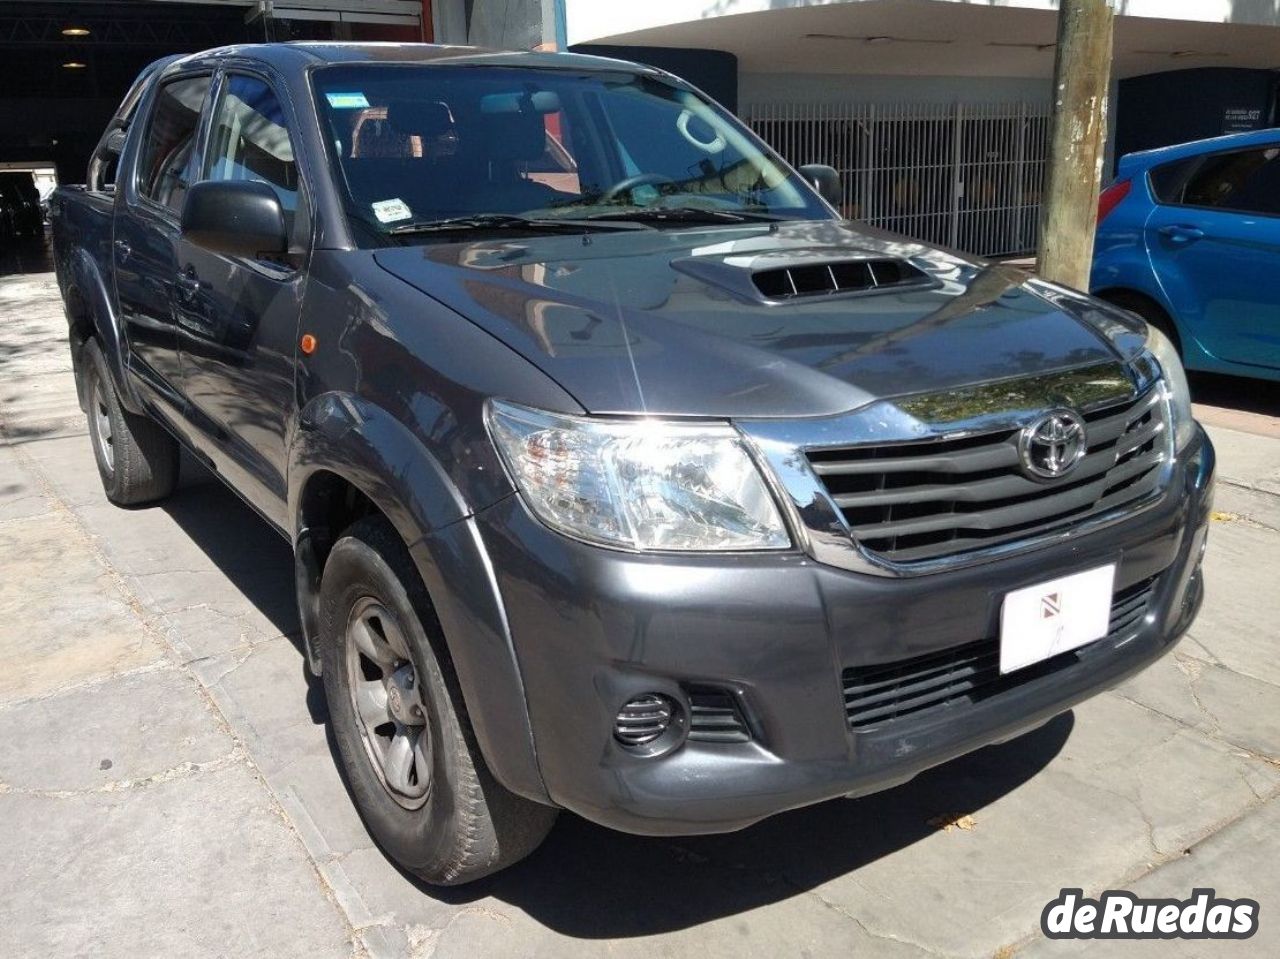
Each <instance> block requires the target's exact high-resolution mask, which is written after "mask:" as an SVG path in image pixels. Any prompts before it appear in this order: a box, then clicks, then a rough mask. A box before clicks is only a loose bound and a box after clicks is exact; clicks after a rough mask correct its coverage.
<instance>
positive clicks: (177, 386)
mask: <svg viewBox="0 0 1280 959" xmlns="http://www.w3.org/2000/svg"><path fill="white" fill-rule="evenodd" d="M211 85H212V77H210V76H208V75H204V76H190V77H179V78H177V79H174V80H170V81H168V82H166V83H165V84H164V85H163V86H161V87H160V89H159V90H157V91H156V95H155V98H154V100H153V104H152V108H151V110H150V111H149V113H148V115H147V116H146V117H145V119H144V120H143V121H142V122H145V123H146V124H147V127H146V129H145V130H144V131H143V138H142V141H141V143H140V144H139V146H138V157H137V161H136V164H135V174H136V175H135V178H134V179H133V180H132V181H131V182H129V183H121V184H120V185H119V187H118V188H119V189H122V190H123V191H124V196H125V204H124V206H123V207H122V208H120V211H119V213H118V214H117V216H116V217H115V228H114V231H113V237H112V239H113V250H112V257H113V262H114V266H115V278H116V297H117V301H118V303H119V305H120V319H121V322H122V324H123V327H124V331H125V336H126V337H127V338H128V341H129V352H130V357H129V362H130V366H131V369H132V370H133V371H134V373H135V374H137V376H138V377H139V379H141V380H142V381H143V382H144V383H145V384H147V386H149V387H150V388H151V391H152V394H153V398H154V399H156V400H158V401H159V402H160V403H162V404H163V405H164V406H166V407H167V408H168V409H167V410H166V412H167V413H168V415H169V416H170V418H171V419H174V418H176V417H177V416H179V415H180V414H181V411H182V407H183V405H184V403H183V400H182V375H181V368H180V360H179V356H178V333H177V325H176V323H177V317H176V314H175V306H176V300H175V294H177V293H179V292H180V289H179V287H178V284H179V282H180V280H179V273H178V261H177V249H176V248H177V244H178V233H179V231H178V218H179V216H180V215H181V212H182V203H183V200H184V199H185V198H186V193H187V187H188V186H189V185H190V183H191V178H192V177H193V176H194V175H195V172H196V168H197V167H198V165H199V155H198V147H199V144H198V140H199V134H200V116H201V112H202V110H203V108H204V105H205V101H206V100H207V98H208V96H209V89H210V87H211Z"/></svg>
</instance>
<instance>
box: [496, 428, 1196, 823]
mask: <svg viewBox="0 0 1280 959" xmlns="http://www.w3.org/2000/svg"><path fill="white" fill-rule="evenodd" d="M1213 473H1214V452H1213V447H1212V445H1211V444H1210V442H1209V440H1208V438H1207V436H1205V435H1204V433H1203V432H1202V431H1198V433H1197V436H1196V438H1195V439H1194V440H1193V441H1192V443H1191V444H1190V445H1189V446H1188V448H1187V449H1186V450H1185V451H1184V452H1183V453H1182V454H1181V455H1180V456H1179V457H1178V462H1177V463H1176V465H1175V469H1174V472H1173V476H1172V479H1171V482H1170V485H1169V487H1168V490H1167V493H1166V495H1165V496H1164V498H1163V499H1162V500H1161V501H1160V502H1159V503H1158V504H1157V505H1155V506H1152V507H1150V508H1147V509H1145V510H1143V511H1142V512H1140V513H1137V514H1135V515H1134V516H1133V517H1132V518H1130V519H1128V520H1126V521H1123V522H1121V523H1118V524H1116V525H1114V526H1111V527H1109V528H1107V529H1104V530H1100V531H1098V532H1096V533H1091V534H1088V535H1083V536H1080V537H1077V538H1074V539H1069V540H1067V541H1065V542H1061V543H1057V544H1055V545H1052V546H1049V547H1046V548H1043V549H1040V550H1037V551H1034V552H1029V553H1025V554H1021V555H1013V556H1009V557H1007V558H1003V559H1000V560H998V561H993V562H990V563H987V564H983V565H979V566H971V567H967V568H961V569H955V570H951V571H947V572H944V573H939V574H936V575H929V576H921V577H906V578H888V577H880V576H870V575H866V574H862V573H856V572H849V571H845V570H840V569H835V568H832V567H829V566H824V565H821V564H818V563H815V562H814V561H813V560H811V559H810V558H808V557H807V556H804V555H802V554H800V553H789V554H767V555H766V554H739V555H726V556H688V557H679V556H671V555H664V556H657V555H639V554H631V553H624V552H618V551H611V550H605V549H600V548H596V547H592V546H588V545H585V544H582V543H578V542H576V541H573V540H570V539H567V538H565V537H563V536H560V535H558V534H556V533H553V532H551V531H550V530H547V529H546V528H545V527H543V526H542V525H541V524H540V523H538V522H537V521H536V520H535V519H533V518H532V517H531V516H530V515H529V514H528V512H527V511H526V509H525V508H524V506H523V505H522V504H521V502H520V501H519V499H518V498H517V497H510V498H508V499H506V500H504V501H502V502H501V503H498V504H497V505H495V506H493V507H491V508H490V509H488V510H486V511H484V512H482V513H480V514H478V515H477V517H476V519H477V521H478V525H479V528H480V530H481V534H482V537H483V540H484V543H485V547H486V549H487V551H488V553H489V556H490V558H491V561H492V563H493V566H494V570H495V572H496V575H497V578H498V583H499V586H500V589H501V592H502V596H503V600H504V603H505V605H506V609H507V612H508V618H509V620H510V623H511V632H512V639H513V643H514V647H515V651H516V655H517V658H518V661H519V665H520V670H521V674H522V677H523V681H524V685H525V692H526V696H527V700H528V708H529V715H530V720H531V723H532V727H533V735H534V745H535V748H536V750H537V757H538V764H539V767H540V769H541V772H542V776H543V780H544V782H545V784H546V787H547V790H548V793H549V794H550V796H551V798H552V799H553V800H554V801H555V802H556V803H557V804H559V805H561V806H563V807H565V808H567V809H570V810H572V811H574V812H576V813H578V814H579V815H581V816H583V817H585V818H587V819H590V820H592V821H594V822H597V823H600V824H602V825H605V826H609V827H612V828H615V829H619V830H623V831H626V832H633V833H640V834H649V835H679V834H691V833H711V832H726V831H730V830H734V829H740V828H742V827H744V826H748V825H750V824H751V823H753V822H756V821H758V820H760V819H762V818H764V817H766V816H769V815H772V814H774V813H778V812H782V811H784V810H787V809H793V808H796V807H799V806H803V805H807V804H810V803H814V802H819V801H821V800H825V799H830V798H834V797H837V796H846V795H861V794H866V793H870V792H875V791H877V790H881V789H885V788H888V787H890V786H894V785H896V784H898V783H901V782H904V781H906V780H908V779H910V778H912V777H913V776H915V775H916V774H918V773H920V772H922V771H923V770H925V769H928V768H929V767H931V766H935V765H937V764H939V763H942V762H946V761H947V760H949V759H952V758H954V757H956V756H960V755H962V754H964V753H967V752H970V751H972V750H974V749H977V748H980V747H982V746H984V745H988V744H990V743H993V742H999V741H1003V740H1006V739H1009V738H1012V737H1014V736H1017V735H1018V734H1020V733H1022V732H1025V731H1027V730H1029V729H1032V728H1034V727H1036V726H1038V725H1040V724H1042V723H1044V722H1046V721H1047V720H1048V719H1050V718H1052V717H1053V716H1055V715H1057V714H1059V713H1061V712H1063V711H1064V710H1067V709H1069V708H1070V707H1071V706H1073V705H1074V704H1075V703H1078V702H1080V701H1081V700H1083V699H1085V698H1087V697H1089V696H1091V695H1093V694H1094V693H1097V692H1098V691H1100V690H1102V689H1105V688H1107V687H1109V686H1112V685H1114V684H1115V683H1118V682H1120V681H1121V680H1123V679H1125V678H1126V677H1128V676H1130V675H1132V674H1133V673H1135V672H1137V671H1138V670H1140V669H1142V668H1143V667H1145V666H1146V665H1148V664H1149V663H1150V662H1152V661H1153V660H1155V659H1156V658H1158V657H1159V656H1160V655H1161V654H1162V653H1164V652H1165V651H1166V650H1167V649H1168V648H1169V647H1170V646H1171V645H1172V644H1173V643H1174V642H1175V641H1176V640H1177V639H1178V638H1179V637H1180V636H1181V635H1182V634H1183V633H1184V632H1185V631H1186V629H1187V627H1188V626H1189V625H1190V623H1191V621H1192V619H1193V618H1194V616H1195V614H1196V612H1197V610H1198V609H1199V605H1200V602H1201V598H1202V595H1203V586H1202V582H1201V578H1200V574H1199V566H1200V558H1201V555H1202V552H1203V546H1204V542H1205V537H1206V535H1207V528H1208V521H1209V512H1210V506H1211V500H1212V486H1213ZM1106 563H1116V564H1117V572H1116V583H1115V586H1116V589H1117V590H1122V589H1124V588H1125V587H1127V586H1130V585H1132V584H1136V583H1140V582H1142V581H1144V580H1147V579H1149V578H1151V577H1156V579H1155V588H1154V592H1153V594H1152V600H1151V604H1150V606H1149V608H1148V612H1147V615H1146V616H1145V618H1144V619H1142V620H1141V621H1140V623H1139V624H1138V625H1137V626H1136V627H1134V628H1132V629H1129V630H1127V631H1126V632H1125V633H1124V634H1122V635H1118V636H1113V637H1109V638H1108V639H1104V640H1099V641H1098V642H1097V643H1094V644H1092V645H1091V646H1090V647H1089V648H1088V655H1082V656H1080V657H1079V659H1078V661H1074V662H1072V663H1071V664H1069V665H1065V666H1063V667H1062V668H1058V669H1056V670H1053V671H1051V672H1049V673H1048V674H1046V675H1032V676H1031V678H1028V679H1026V680H1025V681H1022V682H1019V683H1016V684H1014V685H1012V686H1011V687H1010V688H1007V689H1004V690H1003V691H1001V692H1000V693H999V694H997V695H994V696H991V697H989V698H985V699H982V700H979V701H973V702H969V701H958V702H953V703H950V704H948V705H946V706H944V707H939V708H937V709H934V710H931V711H928V712H924V713H921V714H919V715H918V716H904V717H901V718H899V719H895V720H892V721H888V722H884V723H881V724H879V725H872V726H869V727H866V728H863V729H859V730H856V731H855V730H853V729H851V728H850V726H849V724H848V722H847V721H846V714H845V704H844V699H843V691H842V683H841V673H842V670H845V669H848V668H851V667H860V666H870V665H876V664H883V663H892V662H896V661H900V660H905V659H910V658H913V657H917V656H921V655H925V654H928V653H930V652H934V651H938V650H945V649H949V648H953V647H956V646H959V645H963V644H965V643H969V642H972V641H974V640H981V639H984V638H988V637H993V636H996V635H998V623H999V614H1000V603H1001V600H1002V598H1003V596H1004V595H1005V593H1007V592H1009V591H1010V590H1013V589H1018V588H1020V587H1023V586H1028V585H1032V584H1034V583H1036V582H1040V581H1043V580H1046V579H1050V578H1053V577H1056V576H1060V575H1065V574H1067V573H1071V572H1076V571H1079V570H1085V569H1090V568H1092V567H1096V566H1100V565H1104V564H1106ZM707 684H709V685H713V686H715V687H718V688H720V689H723V690H726V691H729V692H730V693H731V694H732V695H733V696H734V697H736V699H737V701H738V703H739V704H740V706H741V708H742V711H743V713H744V716H745V718H746V721H747V724H748V725H749V727H750V729H751V732H752V738H751V740H750V741H748V742H694V741H687V742H684V743H683V744H682V745H680V746H678V747H677V748H675V749H673V750H671V751H670V752H668V753H666V754H665V755H659V756H643V755H637V754H636V753H635V752H634V751H632V750H629V749H628V748H626V747H623V746H622V745H620V744H619V743H618V742H617V741H616V740H615V739H614V737H613V724H614V718H615V716H616V714H617V712H618V709H619V708H620V707H621V706H622V705H623V703H625V702H627V701H628V700H629V699H631V698H632V697H633V696H637V695H639V694H642V693H648V692H656V693H662V694H664V695H667V696H669V697H671V698H672V699H674V700H675V701H676V702H677V703H687V697H686V691H687V689H688V688H689V686H690V685H707Z"/></svg>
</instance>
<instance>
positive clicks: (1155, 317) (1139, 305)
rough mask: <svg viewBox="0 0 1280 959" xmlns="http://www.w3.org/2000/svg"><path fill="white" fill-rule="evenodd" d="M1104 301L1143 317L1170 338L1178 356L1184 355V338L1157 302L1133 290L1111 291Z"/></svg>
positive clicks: (1107, 293) (1106, 294)
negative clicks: (1179, 334)
mask: <svg viewBox="0 0 1280 959" xmlns="http://www.w3.org/2000/svg"><path fill="white" fill-rule="evenodd" d="M1102 299H1104V300H1106V301H1107V302H1108V303H1113V304H1115V305H1116V306H1118V307H1120V308H1121V309H1122V310H1128V311H1129V312H1130V313H1136V314H1137V315H1138V316H1140V317H1142V318H1143V319H1144V320H1146V321H1147V322H1148V323H1150V324H1151V325H1152V326H1154V327H1155V328H1156V329H1157V330H1159V331H1160V332H1161V333H1163V334H1164V335H1165V336H1167V337H1169V340H1170V342H1171V343H1173V346H1174V348H1175V349H1176V350H1177V351H1178V355H1179V356H1181V355H1182V338H1181V337H1180V336H1178V328H1177V326H1175V325H1174V322H1173V320H1172V319H1171V318H1170V317H1169V314H1168V313H1166V312H1165V311H1164V307H1162V306H1161V305H1160V304H1159V303H1157V302H1156V301H1155V300H1153V299H1151V298H1150V297H1148V296H1144V295H1143V294H1141V293H1134V292H1132V291H1131V290H1111V291H1108V292H1106V293H1103V294H1102Z"/></svg>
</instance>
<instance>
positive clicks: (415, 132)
mask: <svg viewBox="0 0 1280 959" xmlns="http://www.w3.org/2000/svg"><path fill="white" fill-rule="evenodd" d="M312 83H313V85H314V90H315V96H316V102H317V105H318V107H319V112H320V116H321V122H322V125H323V127H324V129H325V134H326V139H327V140H328V143H329V147H330V159H331V163H332V164H333V165H334V167H335V170H334V173H335V180H336V181H337V183H338V185H339V188H340V189H341V191H342V192H343V193H344V194H345V197H344V199H345V205H346V209H347V213H348V216H349V218H350V220H351V221H352V224H353V228H354V230H355V232H356V234H357V237H358V238H359V239H360V241H361V242H362V243H365V244H369V245H378V244H381V243H386V242H390V241H391V237H393V236H395V237H398V238H404V237H406V236H411V238H412V240H413V241H414V242H418V241H425V240H426V239H428V238H429V237H430V235H431V234H430V231H426V232H423V233H421V234H419V233H417V232H416V228H417V227H418V226H421V225H424V224H438V223H439V221H441V220H446V219H453V218H459V217H476V216H489V217H492V216H494V215H497V216H507V217H520V218H523V219H525V220H528V219H536V220H538V221H539V222H541V223H543V224H545V223H546V222H547V221H551V220H564V221H572V222H575V223H576V222H579V221H582V220H585V219H602V220H603V219H612V220H626V219H637V220H645V221H646V222H648V223H651V224H653V225H657V226H662V225H663V224H664V223H667V222H671V223H675V222H681V223H687V222H688V221H689V218H690V216H693V217H694V218H696V217H699V216H701V217H703V218H706V219H708V220H709V221H710V222H715V221H717V220H733V219H734V217H735V215H736V216H737V217H738V218H740V219H743V220H746V219H783V218H785V219H827V218H830V216H831V214H830V211H829V210H827V208H826V207H825V206H824V205H823V204H822V202H821V201H820V200H819V199H818V198H817V196H816V195H815V194H814V193H813V191H812V190H811V189H810V188H809V187H808V186H807V185H806V184H805V183H804V182H803V181H802V180H801V179H800V178H799V177H798V176H796V175H794V174H792V173H791V172H789V171H788V169H787V167H786V166H785V164H783V163H782V161H780V160H779V159H777V157H776V156H774V155H773V154H772V153H770V152H769V151H768V150H767V148H765V147H763V146H762V145H761V144H760V143H759V141H757V140H756V139H755V138H754V137H753V136H752V135H751V134H750V133H749V132H748V131H747V130H746V129H745V128H744V127H743V126H742V125H741V124H740V123H739V122H738V121H737V120H735V119H734V118H733V117H731V116H730V115H728V114H727V113H725V112H724V111H723V110H721V109H720V108H719V107H717V106H715V105H714V104H712V103H710V102H708V101H706V100H704V99H703V98H702V97H700V96H699V95H697V94H696V93H694V92H692V91H690V90H688V89H685V88H683V87H681V86H679V85H677V84H674V83H669V82H667V81H665V80H662V79H659V78H655V77H651V76H647V75H641V74H635V73H630V72H627V71H609V72H598V71H576V70H575V71H569V70H552V69H540V68H511V67H482V66H465V67H460V66H417V65H408V66H407V65H399V64H358V65H340V66H333V67H327V68H324V69H320V70H317V71H316V72H315V73H314V74H313V78H312ZM675 213H678V214H680V216H675V215H674V214H675Z"/></svg>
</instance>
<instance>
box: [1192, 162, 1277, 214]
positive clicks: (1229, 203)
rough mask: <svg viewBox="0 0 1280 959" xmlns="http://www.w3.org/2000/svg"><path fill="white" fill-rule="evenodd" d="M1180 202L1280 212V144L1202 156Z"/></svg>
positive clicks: (1265, 212)
mask: <svg viewBox="0 0 1280 959" xmlns="http://www.w3.org/2000/svg"><path fill="white" fill-rule="evenodd" d="M1182 203H1183V205H1185V206H1197V207H1209V208H1212V209H1218V210H1231V211H1235V212H1240V213H1260V214H1265V215H1268V216H1280V145H1277V146H1271V147H1261V148H1256V149H1252V150H1235V151H1233V152H1231V153H1217V154H1214V155H1212V156H1208V157H1205V158H1204V159H1203V160H1202V162H1201V164H1200V166H1199V167H1198V168H1197V169H1196V171H1195V172H1194V173H1193V174H1192V175H1191V176H1190V178H1189V179H1188V180H1187V183H1186V187H1185V188H1184V189H1183V191H1182Z"/></svg>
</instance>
